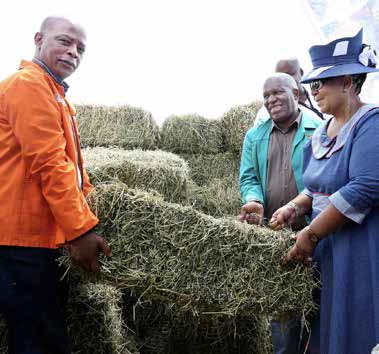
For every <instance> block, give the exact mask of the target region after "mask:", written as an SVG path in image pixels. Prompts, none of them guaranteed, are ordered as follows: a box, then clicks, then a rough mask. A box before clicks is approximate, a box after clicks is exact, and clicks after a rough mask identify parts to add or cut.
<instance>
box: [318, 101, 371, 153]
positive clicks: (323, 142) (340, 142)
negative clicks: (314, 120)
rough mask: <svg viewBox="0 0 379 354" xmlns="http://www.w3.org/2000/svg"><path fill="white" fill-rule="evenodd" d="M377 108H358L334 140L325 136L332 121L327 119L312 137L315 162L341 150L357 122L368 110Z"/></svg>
mask: <svg viewBox="0 0 379 354" xmlns="http://www.w3.org/2000/svg"><path fill="white" fill-rule="evenodd" d="M374 108H378V106H377V105H373V104H367V105H364V106H362V107H361V108H359V109H358V110H357V111H356V112H355V113H354V115H353V116H352V117H351V118H350V119H349V121H348V122H347V123H345V124H344V126H343V127H342V129H341V130H340V131H339V133H338V135H337V136H336V137H334V138H329V137H328V135H327V134H326V131H327V129H328V126H329V124H330V122H331V120H332V119H333V117H332V118H330V119H328V120H327V121H326V122H325V123H324V124H322V125H321V126H319V127H318V128H317V129H316V130H315V132H314V134H313V136H312V154H313V157H314V158H315V159H317V160H320V159H322V158H324V157H326V158H329V157H330V156H332V155H333V154H334V153H335V152H336V151H338V150H340V149H342V147H343V146H344V145H345V143H346V141H347V139H348V137H349V135H350V132H351V131H352V129H353V128H354V126H355V125H356V124H357V123H358V121H359V120H360V119H361V118H362V117H363V116H364V115H365V114H366V113H367V112H369V111H370V110H372V109H374Z"/></svg>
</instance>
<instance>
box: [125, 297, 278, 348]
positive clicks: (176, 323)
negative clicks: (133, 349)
mask: <svg viewBox="0 0 379 354" xmlns="http://www.w3.org/2000/svg"><path fill="white" fill-rule="evenodd" d="M125 298H127V303H126V308H125V314H126V316H125V318H126V321H127V323H128V327H130V326H132V328H133V330H134V331H135V332H136V334H137V338H138V339H137V340H138V346H139V348H140V350H141V352H143V353H144V354H150V353H151V354H153V353H154V354H176V353H191V354H209V353H217V354H220V353H228V354H233V353H236V354H237V353H238V354H239V353H259V354H269V353H272V348H271V340H270V336H269V331H268V322H267V319H265V318H263V317H257V316H250V317H244V316H236V317H232V316H228V315H224V314H210V315H206V314H205V315H194V314H193V313H191V312H190V311H188V312H186V313H181V314H180V315H178V314H177V313H175V312H173V311H172V310H171V308H170V306H169V305H163V304H157V303H146V302H145V303H141V302H140V301H138V299H137V298H135V297H133V296H131V295H130V294H128V295H127V296H125Z"/></svg>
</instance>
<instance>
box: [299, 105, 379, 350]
mask: <svg viewBox="0 0 379 354" xmlns="http://www.w3.org/2000/svg"><path fill="white" fill-rule="evenodd" d="M375 107H376V108H375ZM329 122H330V120H329V121H327V122H325V124H323V125H322V126H321V127H319V128H318V129H317V130H316V132H315V134H314V135H313V137H312V140H311V141H309V142H308V143H307V144H306V145H305V147H304V163H303V170H304V175H303V178H304V185H305V187H306V189H305V191H304V193H305V194H307V195H309V196H311V197H312V198H313V201H312V218H314V217H315V216H316V215H317V214H318V213H320V211H322V210H323V209H324V208H325V207H326V206H327V205H328V204H330V203H332V204H333V205H334V206H335V207H336V208H337V209H338V210H339V211H340V212H341V213H343V214H344V215H345V216H347V217H348V218H349V219H350V221H349V222H348V223H347V224H346V225H345V226H343V227H342V228H341V229H340V230H339V231H337V232H335V233H333V234H331V235H329V237H326V238H325V239H323V240H322V241H320V242H319V244H318V245H317V248H316V250H315V254H314V259H315V260H316V262H317V263H318V266H319V268H320V271H321V282H322V290H321V305H320V353H322V354H342V353H343V354H365V353H370V352H371V350H372V348H373V347H374V346H375V345H376V344H377V343H379V108H378V106H369V105H366V106H363V107H362V108H361V109H360V110H359V111H358V112H357V113H356V114H355V115H354V116H353V117H352V118H351V119H350V120H349V122H348V123H346V124H345V126H344V127H343V129H342V130H341V131H340V133H339V134H338V137H337V139H330V138H329V137H327V136H326V128H327V126H328V124H329Z"/></svg>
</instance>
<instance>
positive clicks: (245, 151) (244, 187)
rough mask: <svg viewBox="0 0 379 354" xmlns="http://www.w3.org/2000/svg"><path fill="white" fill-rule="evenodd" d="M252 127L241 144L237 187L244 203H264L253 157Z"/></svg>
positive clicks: (257, 168) (255, 160) (255, 159)
mask: <svg viewBox="0 0 379 354" xmlns="http://www.w3.org/2000/svg"><path fill="white" fill-rule="evenodd" d="M253 132H254V128H252V129H250V130H249V131H248V132H247V133H246V135H245V139H244V142H243V146H242V154H241V164H240V175H239V188H240V194H241V198H242V203H243V204H245V203H246V202H247V201H248V200H251V199H253V200H256V201H259V202H260V203H262V204H264V197H263V191H262V184H261V182H260V178H259V174H258V170H259V167H258V162H257V158H254V150H255V149H256V146H254V145H255V143H254V141H253V139H252V135H253V134H252V133H253Z"/></svg>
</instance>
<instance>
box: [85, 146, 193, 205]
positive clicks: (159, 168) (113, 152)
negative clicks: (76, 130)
mask: <svg viewBox="0 0 379 354" xmlns="http://www.w3.org/2000/svg"><path fill="white" fill-rule="evenodd" d="M83 160H84V165H85V168H86V170H87V173H88V175H89V177H90V180H91V182H92V183H94V184H99V183H101V182H109V181H112V180H114V179H117V180H119V181H121V182H124V183H126V184H127V185H128V186H130V187H131V188H139V189H144V190H147V191H153V190H154V191H156V192H158V193H160V194H161V195H162V196H163V197H164V198H165V199H166V200H168V201H175V202H181V201H183V202H184V201H186V200H187V184H188V180H189V169H188V166H187V163H186V162H185V161H184V160H183V159H181V158H180V157H179V156H177V155H175V154H172V153H169V152H165V151H160V150H155V151H142V150H132V151H130V150H129V151H127V150H122V149H114V148H113V149H112V148H102V147H96V148H87V149H83Z"/></svg>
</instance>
